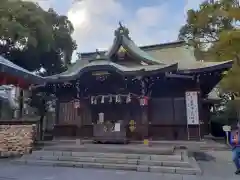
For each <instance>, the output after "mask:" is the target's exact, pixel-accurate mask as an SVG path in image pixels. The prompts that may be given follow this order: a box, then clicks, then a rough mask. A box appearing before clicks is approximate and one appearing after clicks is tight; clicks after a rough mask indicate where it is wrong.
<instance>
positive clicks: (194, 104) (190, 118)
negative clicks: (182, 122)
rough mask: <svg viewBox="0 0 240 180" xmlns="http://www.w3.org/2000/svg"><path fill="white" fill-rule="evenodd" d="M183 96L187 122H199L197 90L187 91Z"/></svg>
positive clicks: (192, 123) (195, 123)
mask: <svg viewBox="0 0 240 180" xmlns="http://www.w3.org/2000/svg"><path fill="white" fill-rule="evenodd" d="M185 98H186V110H187V124H188V125H197V124H199V114H198V92H197V91H188V92H186V94H185Z"/></svg>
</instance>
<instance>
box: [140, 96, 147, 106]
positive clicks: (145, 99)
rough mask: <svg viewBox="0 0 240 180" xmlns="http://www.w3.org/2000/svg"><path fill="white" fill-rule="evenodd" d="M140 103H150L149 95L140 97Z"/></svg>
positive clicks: (144, 104) (142, 104)
mask: <svg viewBox="0 0 240 180" xmlns="http://www.w3.org/2000/svg"><path fill="white" fill-rule="evenodd" d="M140 105H141V106H147V105H148V97H147V96H143V97H141V98H140Z"/></svg>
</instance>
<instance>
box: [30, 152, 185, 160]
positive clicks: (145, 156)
mask: <svg viewBox="0 0 240 180" xmlns="http://www.w3.org/2000/svg"><path fill="white" fill-rule="evenodd" d="M30 156H32V157H44V156H48V157H49V156H57V157H61V156H63V157H76V158H80V157H94V158H122V159H137V160H138V159H144V160H147V159H149V160H163V161H181V160H183V159H184V158H183V156H184V155H183V154H181V153H178V154H174V155H151V154H123V153H97V152H72V151H45V150H44V151H43V150H40V151H33V153H32V154H31V155H30ZM27 157H29V155H27Z"/></svg>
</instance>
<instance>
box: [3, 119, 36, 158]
mask: <svg viewBox="0 0 240 180" xmlns="http://www.w3.org/2000/svg"><path fill="white" fill-rule="evenodd" d="M35 129H36V128H35V125H32V124H31V125H0V157H10V156H19V155H22V154H25V153H30V152H31V151H32V148H33V141H34V139H35V132H36V131H35Z"/></svg>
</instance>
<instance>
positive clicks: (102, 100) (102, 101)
mask: <svg viewBox="0 0 240 180" xmlns="http://www.w3.org/2000/svg"><path fill="white" fill-rule="evenodd" d="M104 99H105V97H104V96H102V99H101V103H102V104H103V103H104Z"/></svg>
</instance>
